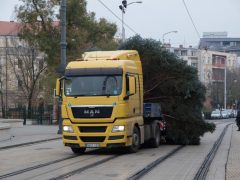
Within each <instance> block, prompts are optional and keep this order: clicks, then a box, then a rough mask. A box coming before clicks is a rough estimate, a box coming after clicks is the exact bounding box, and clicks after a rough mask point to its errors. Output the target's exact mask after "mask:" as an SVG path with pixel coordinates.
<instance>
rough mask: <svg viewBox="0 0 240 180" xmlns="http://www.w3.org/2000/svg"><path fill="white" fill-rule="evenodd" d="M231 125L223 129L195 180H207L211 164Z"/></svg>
mask: <svg viewBox="0 0 240 180" xmlns="http://www.w3.org/2000/svg"><path fill="white" fill-rule="evenodd" d="M230 125H231V124H227V125H226V126H225V128H224V129H223V131H222V133H221V134H220V136H219V137H218V139H217V140H216V141H215V143H214V144H213V146H212V148H211V150H210V151H209V153H208V154H207V156H206V157H205V159H204V161H203V163H202V165H201V167H200V168H199V170H198V172H197V173H196V175H195V177H194V180H205V179H206V177H207V173H208V170H209V168H210V166H211V163H212V161H213V159H214V157H215V155H216V154H217V151H218V149H219V147H220V145H221V143H222V140H223V138H224V135H225V134H226V132H227V129H228V127H229V126H230Z"/></svg>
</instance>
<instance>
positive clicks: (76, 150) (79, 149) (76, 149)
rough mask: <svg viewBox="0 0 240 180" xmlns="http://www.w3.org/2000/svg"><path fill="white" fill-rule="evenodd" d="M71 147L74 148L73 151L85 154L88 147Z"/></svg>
mask: <svg viewBox="0 0 240 180" xmlns="http://www.w3.org/2000/svg"><path fill="white" fill-rule="evenodd" d="M71 149H72V152H74V153H75V154H79V155H80V154H84V152H85V150H86V148H83V147H82V148H74V147H71Z"/></svg>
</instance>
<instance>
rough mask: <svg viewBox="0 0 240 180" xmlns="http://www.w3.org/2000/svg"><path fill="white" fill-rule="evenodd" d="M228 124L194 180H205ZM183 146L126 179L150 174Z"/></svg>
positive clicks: (132, 179)
mask: <svg viewBox="0 0 240 180" xmlns="http://www.w3.org/2000/svg"><path fill="white" fill-rule="evenodd" d="M231 124H232V123H230V124H227V125H226V126H225V128H224V129H223V131H222V133H221V134H220V136H219V137H218V139H217V140H216V141H215V143H214V144H213V147H212V148H211V150H210V151H209V153H208V154H207V156H206V157H205V159H204V161H203V163H202V165H201V167H200V168H199V170H198V172H197V173H196V175H195V177H194V180H205V179H206V176H207V172H208V170H209V167H210V165H211V162H212V161H213V159H214V157H215V155H216V153H217V150H218V148H219V146H220V145H221V142H222V140H223V137H224V135H225V134H226V131H227V129H228V127H229V125H231ZM184 147H185V146H179V147H177V148H176V149H174V150H172V151H171V152H169V153H168V154H167V155H165V156H163V157H160V158H158V159H157V160H155V161H153V162H152V163H150V164H148V165H146V166H145V167H144V168H142V169H141V170H140V171H138V172H136V173H134V174H133V175H131V176H130V177H128V178H127V179H128V180H137V179H141V178H142V177H143V176H144V175H146V174H147V173H149V172H151V170H153V169H154V168H155V167H156V166H158V165H160V164H162V163H163V162H164V161H165V160H167V159H169V158H170V157H172V156H173V155H175V154H176V153H177V152H179V150H181V149H183V148H184Z"/></svg>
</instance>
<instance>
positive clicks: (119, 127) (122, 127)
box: [112, 126, 125, 132]
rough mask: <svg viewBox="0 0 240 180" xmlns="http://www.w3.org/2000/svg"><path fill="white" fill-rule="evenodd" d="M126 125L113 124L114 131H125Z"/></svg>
mask: <svg viewBox="0 0 240 180" xmlns="http://www.w3.org/2000/svg"><path fill="white" fill-rule="evenodd" d="M124 129H125V127H124V126H113V128H112V132H122V131H124Z"/></svg>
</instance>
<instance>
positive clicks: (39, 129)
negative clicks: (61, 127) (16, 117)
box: [0, 125, 61, 149]
mask: <svg viewBox="0 0 240 180" xmlns="http://www.w3.org/2000/svg"><path fill="white" fill-rule="evenodd" d="M57 131H58V125H48V126H46V125H26V126H23V127H22V128H11V130H10V134H11V139H10V140H6V141H0V149H1V148H3V147H6V146H14V145H18V144H23V143H30V142H35V141H41V140H47V139H53V138H61V135H59V134H57Z"/></svg>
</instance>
